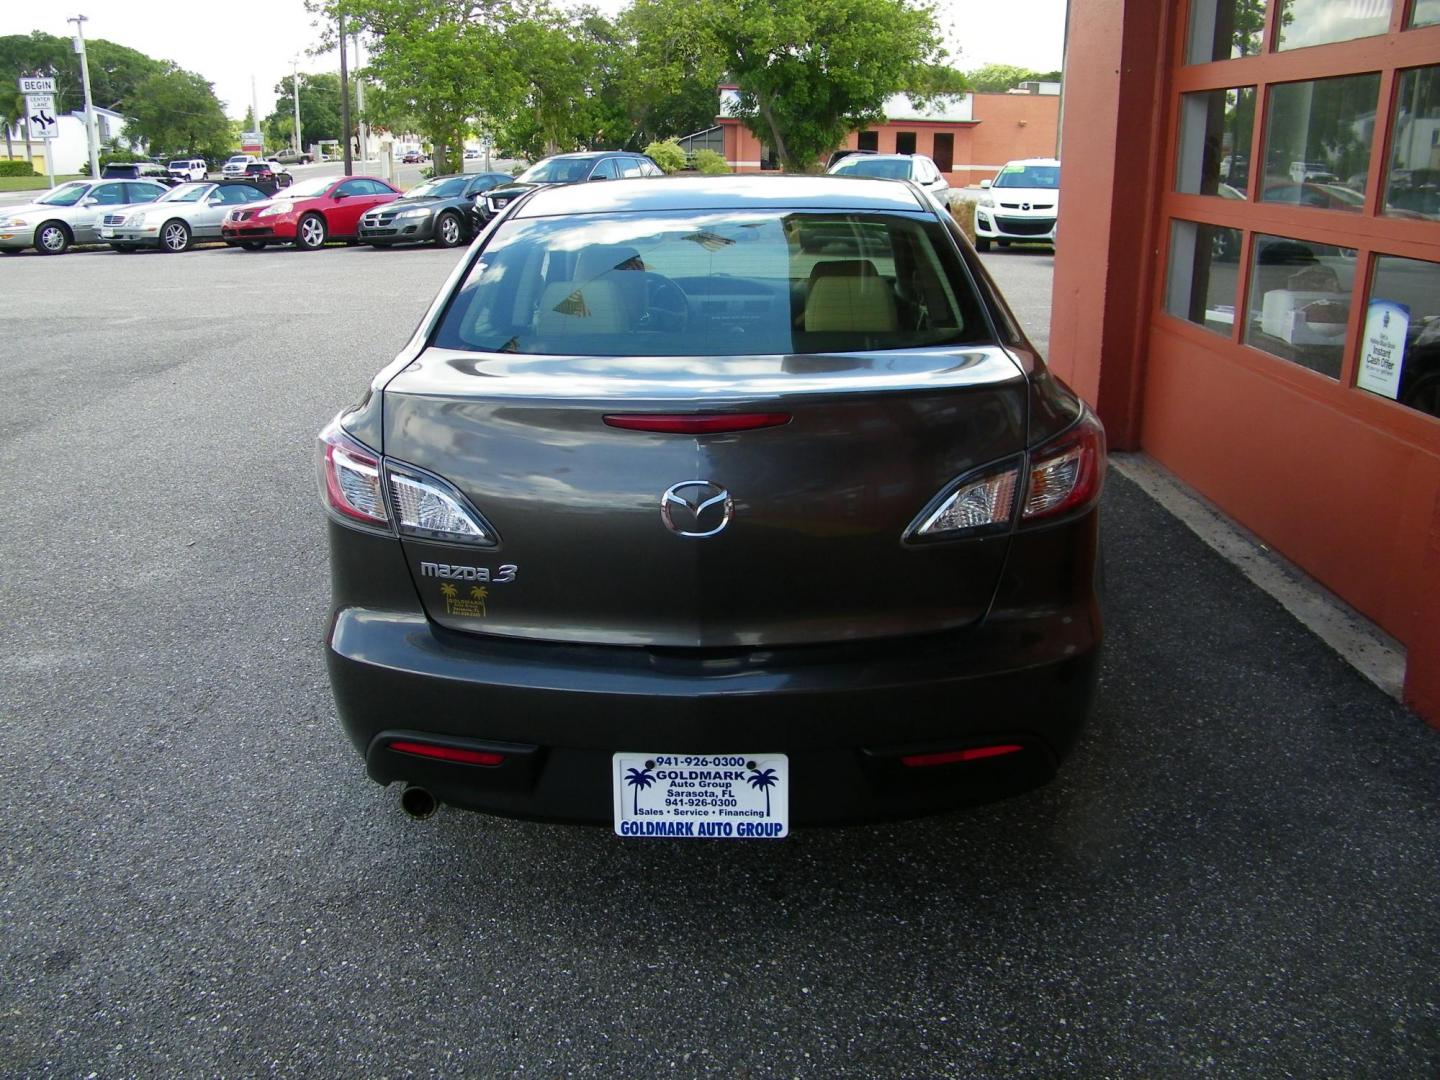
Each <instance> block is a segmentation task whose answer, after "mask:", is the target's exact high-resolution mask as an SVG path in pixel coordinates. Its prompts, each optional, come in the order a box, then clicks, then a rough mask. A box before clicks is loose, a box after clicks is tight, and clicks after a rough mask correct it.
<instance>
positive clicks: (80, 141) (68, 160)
mask: <svg viewBox="0 0 1440 1080" xmlns="http://www.w3.org/2000/svg"><path fill="white" fill-rule="evenodd" d="M0 126H3V125H0ZM56 127H57V129H58V130H57V131H56V135H55V138H53V139H51V140H49V141H48V142H45V141H42V140H40V139H33V140H31V143H30V148H31V150H32V151H33V152H34V163H35V171H36V172H37V173H41V174H43V173H44V172H45V155H46V153H47V148H48V152H50V153H53V154H54V155H55V172H56V173H57V174H60V175H65V174H69V173H78V172H79V171H80V167H81V166H82V165H84V164H85V163H86V162H87V161H89V160H90V150H89V145H88V144H87V143H86V141H85V111H84V110H83V109H81V110H80V111H78V112H72V113H62V114H61V115H60V116H59V117H57V120H56ZM95 130H96V133H97V134H98V135H99V136H100V143H101V145H102V146H103V145H105V144H107V143H114V142H117V141H120V140H122V138H123V133H124V131H125V117H123V116H121V115H120V114H119V113H117V112H111V111H110V110H109V109H96V110H95ZM3 135H4V132H3V131H0V136H3ZM9 146H10V157H11V158H12V159H14V160H16V161H23V160H24V159H25V125H24V122H23V121H22V122H21V123H19V124H16V125H15V126H14V127H13V128H11V129H10V132H9ZM3 154H4V147H3V146H0V155H3Z"/></svg>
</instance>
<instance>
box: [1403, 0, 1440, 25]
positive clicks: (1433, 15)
mask: <svg viewBox="0 0 1440 1080" xmlns="http://www.w3.org/2000/svg"><path fill="white" fill-rule="evenodd" d="M1410 25H1411V26H1412V27H1415V26H1436V25H1440V0H1415V10H1414V11H1413V12H1411V14H1410Z"/></svg>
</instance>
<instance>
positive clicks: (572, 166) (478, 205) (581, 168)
mask: <svg viewBox="0 0 1440 1080" xmlns="http://www.w3.org/2000/svg"><path fill="white" fill-rule="evenodd" d="M664 175H665V173H664V170H662V169H661V168H660V166H659V165H656V164H655V162H654V161H653V160H651V159H650V158H648V157H646V156H645V155H644V154H632V153H629V152H621V151H617V150H602V151H593V152H587V153H580V154H556V155H555V156H554V157H548V158H542V159H541V160H539V161H537V162H536V163H535V164H534V165H531V166H530V168H528V169H526V170H525V171H524V172H522V173H521V174H520V175H519V176H517V177H515V178H514V179H513V180H510V179H509V178H508V177H507V178H506V179H507V180H509V182H508V183H506V184H502V185H500V186H499V187H496V188H494V189H493V190H491V191H488V192H486V194H485V197H484V198H481V199H477V200H476V201H475V219H476V223H477V224H479V225H484V224H485V223H487V222H488V221H489V220H490V219H491V218H492V217H494V216H495V215H496V214H497V213H499V212H500V211H501V210H503V209H504V208H505V207H506V206H507V205H508V204H509V203H511V202H513V201H515V200H516V199H518V198H519V197H520V196H521V195H523V194H525V192H527V191H529V190H530V189H531V188H536V187H547V186H549V185H551V184H584V183H588V182H590V181H592V180H621V179H632V178H635V177H654V176H664Z"/></svg>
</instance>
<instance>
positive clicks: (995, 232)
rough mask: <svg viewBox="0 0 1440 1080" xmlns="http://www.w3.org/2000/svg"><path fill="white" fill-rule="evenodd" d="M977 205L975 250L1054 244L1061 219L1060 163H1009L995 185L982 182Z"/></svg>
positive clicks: (1049, 160)
mask: <svg viewBox="0 0 1440 1080" xmlns="http://www.w3.org/2000/svg"><path fill="white" fill-rule="evenodd" d="M980 186H981V187H982V188H984V189H985V190H984V194H982V195H981V196H980V201H979V202H978V203H976V204H975V250H976V251H989V250H990V242H991V241H992V240H993V241H995V242H996V243H997V244H999V245H1000V246H1001V247H1009V246H1010V245H1011V244H1012V243H1014V242H1017V241H1018V242H1020V243H1042V244H1054V243H1055V223H1056V221H1057V220H1058V219H1059V217H1060V162H1059V160H1058V159H1056V158H1024V159H1022V160H1020V161H1010V162H1006V164H1005V166H1004V167H1003V168H1002V169H1001V170H1000V173H999V175H997V176H996V177H995V179H994V180H993V181H991V180H982V181H980Z"/></svg>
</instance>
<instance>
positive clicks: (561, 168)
mask: <svg viewBox="0 0 1440 1080" xmlns="http://www.w3.org/2000/svg"><path fill="white" fill-rule="evenodd" d="M594 167H595V159H594V158H549V159H548V160H546V161H538V162H536V163H535V164H534V165H531V166H530V168H528V169H526V170H525V171H524V172H523V173H521V174H520V175H519V176H517V177H516V178H515V179H516V180H522V181H524V182H526V183H536V184H572V183H574V182H575V181H577V180H584V179H585V178H586V177H587V176H589V175H590V170H591V169H593V168H594Z"/></svg>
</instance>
